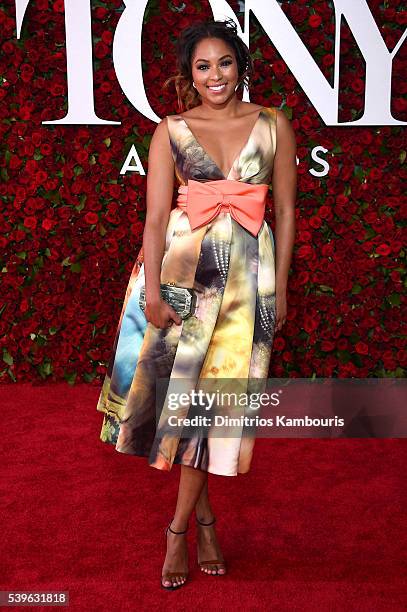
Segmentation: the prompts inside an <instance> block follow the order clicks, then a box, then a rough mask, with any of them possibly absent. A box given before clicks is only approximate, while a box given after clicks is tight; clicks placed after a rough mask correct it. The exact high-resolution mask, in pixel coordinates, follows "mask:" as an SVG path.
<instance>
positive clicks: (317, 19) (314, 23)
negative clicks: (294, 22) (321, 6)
mask: <svg viewBox="0 0 407 612" xmlns="http://www.w3.org/2000/svg"><path fill="white" fill-rule="evenodd" d="M308 23H309V25H310V26H311V28H317V27H318V26H320V25H321V23H322V18H321V16H320V15H311V16H310V17H309V19H308Z"/></svg>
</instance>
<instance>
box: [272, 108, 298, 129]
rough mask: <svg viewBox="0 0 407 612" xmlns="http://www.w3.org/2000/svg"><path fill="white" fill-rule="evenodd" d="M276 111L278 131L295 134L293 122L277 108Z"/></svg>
mask: <svg viewBox="0 0 407 612" xmlns="http://www.w3.org/2000/svg"><path fill="white" fill-rule="evenodd" d="M274 110H275V112H276V119H277V130H281V132H282V133H283V132H289V131H292V132H293V131H294V130H293V128H292V125H291V121H290V120H289V118H288V117H287V115H286V114H285V112H284V111H282V110H280V109H279V108H275V107H274Z"/></svg>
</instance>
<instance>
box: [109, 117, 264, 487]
mask: <svg viewBox="0 0 407 612" xmlns="http://www.w3.org/2000/svg"><path fill="white" fill-rule="evenodd" d="M167 126H168V134H169V139H170V143H171V151H172V155H173V159H174V170H175V175H176V177H177V180H178V188H179V189H180V188H181V186H182V189H185V186H187V185H188V181H189V180H193V181H202V182H208V181H225V182H227V181H228V180H230V181H235V182H236V181H237V182H243V183H251V184H253V185H256V184H268V183H269V182H270V180H271V175H272V169H273V162H274V155H275V151H276V109H274V108H267V107H263V108H262V109H261V111H260V112H259V115H258V117H257V120H256V122H255V124H254V125H253V129H252V131H251V133H250V135H249V137H248V139H247V141H246V143H245V145H244V146H243V148H242V149H241V150H240V152H239V153H238V155H237V156H236V159H235V160H234V162H233V165H232V167H231V169H230V172H228V176H227V177H225V176H224V175H223V173H222V170H221V169H220V168H219V167H218V166H217V164H216V162H215V161H214V160H213V159H211V157H210V156H209V155H208V153H207V152H206V151H205V149H204V148H203V147H202V146H201V145H200V143H199V142H198V140H197V139H196V138H195V136H194V134H193V133H192V131H191V130H190V129H189V127H188V125H187V123H186V121H185V120H184V119H183V118H182V117H181V115H168V116H167ZM213 185H216V183H213ZM187 189H188V187H187ZM204 191H205V190H204ZM235 191H236V190H235ZM237 191H239V190H237ZM249 205H250V202H249ZM160 281H161V283H171V282H172V283H175V285H178V286H181V287H192V288H193V289H194V290H195V291H196V293H197V296H198V301H197V307H196V310H195V312H194V313H193V315H192V316H190V317H189V318H187V319H184V320H183V321H182V323H181V324H180V325H177V324H175V323H174V324H173V325H172V326H170V327H168V328H165V329H161V328H157V327H155V326H154V325H152V323H150V322H148V321H147V320H146V317H145V315H144V312H143V311H142V310H141V309H140V306H139V297H140V291H141V289H142V287H144V285H145V275H144V261H143V254H142V250H140V253H139V256H138V257H137V260H136V262H135V263H134V266H133V270H132V273H131V276H130V279H129V282H128V286H127V291H126V294H125V297H124V302H123V306H122V310H121V315H120V320H119V323H118V326H117V329H116V335H115V338H114V343H113V350H112V354H111V357H110V361H109V365H108V369H107V373H106V376H105V380H104V383H103V387H102V390H101V392H100V397H99V401H98V404H97V410H99V411H101V412H103V413H104V418H103V424H102V430H101V433H100V439H101V440H102V441H103V442H109V443H111V444H114V445H115V448H116V450H117V451H119V452H122V453H127V454H131V455H139V456H144V457H147V459H148V463H149V465H150V466H152V467H155V468H157V469H161V470H167V471H169V470H170V469H171V467H172V465H173V464H174V463H175V464H177V463H179V464H183V465H188V466H190V467H194V468H198V469H201V470H206V471H208V472H211V473H213V474H219V475H224V476H236V475H237V474H239V473H245V472H248V471H249V469H250V463H251V459H252V453H253V447H254V437H253V429H250V430H249V432H248V435H246V434H247V431H246V428H245V426H244V425H243V426H242V427H240V428H237V429H236V428H235V429H234V430H233V431H228V430H227V428H226V430H222V431H220V430H219V427H218V426H217V425H216V422H215V421H216V419H213V420H212V421H211V424H210V425H209V427H208V426H205V427H203V426H200V425H198V426H197V427H196V428H195V429H194V431H193V433H192V434H189V435H187V434H186V433H185V432H183V430H182V429H181V430H175V431H174V427H173V424H172V421H171V418H172V417H174V414H177V413H174V412H173V411H172V410H171V409H170V408H169V397H170V394H172V393H175V394H177V393H179V392H180V391H181V389H182V391H183V392H185V391H186V388H187V389H188V390H189V389H190V390H191V392H192V391H195V392H197V391H199V390H200V389H207V387H206V386H205V385H206V384H207V382H208V381H210V382H211V383H212V384H215V385H218V386H217V387H216V390H217V392H220V393H222V392H225V393H229V394H230V393H232V394H233V393H236V388H237V387H238V388H240V389H242V384H243V387H244V390H245V391H246V393H247V394H249V395H250V394H251V393H259V392H261V391H263V390H264V385H265V382H266V379H267V375H268V369H269V363H270V358H271V348H272V342H273V337H274V328H275V250H274V238H273V234H272V231H271V228H270V227H269V225H268V224H267V223H266V221H265V220H264V219H263V221H261V227H260V230H259V231H258V234H257V235H253V233H251V232H250V231H248V230H247V229H246V228H245V227H243V225H241V224H240V223H238V222H237V220H236V219H235V218H234V217H233V215H232V214H231V213H230V211H228V209H227V208H226V209H225V210H222V211H221V212H219V213H218V214H217V215H216V216H215V217H214V218H211V220H210V221H209V222H208V223H206V222H204V223H203V224H202V225H201V226H199V227H197V228H195V229H193V230H192V229H191V225H190V222H189V217H188V214H187V211H186V210H185V209H184V208H182V207H180V206H177V207H176V208H173V209H172V210H171V212H170V215H169V219H168V224H167V228H166V233H165V246H164V253H163V258H162V264H161V276H160ZM157 379H160V380H161V381H162V380H165V381H166V386H165V388H164V392H162V388H161V392H160V393H159V392H158V386H157V384H156V383H157ZM211 390H212V392H215V388H214V387H213V386H212V387H211ZM215 408H219V406H213V409H215ZM221 408H222V416H226V417H229V418H231V419H236V418H237V419H239V418H240V419H242V418H243V420H244V417H246V416H250V417H251V416H253V415H252V410H251V408H250V405H249V404H242V403H240V402H239V403H237V404H233V403H232V405H230V406H224V405H223V406H222V407H221ZM213 409H212V412H211V413H209V414H208V413H207V412H206V411H205V412H204V416H207V417H214V416H216V415H214V414H213ZM196 410H197V408H196V406H194V405H193V403H192V401H191V403H190V404H188V405H187V406H186V407H185V405H184V406H183V409H182V416H183V417H187V418H190V417H194V416H196V415H197V413H196ZM177 416H178V414H177ZM189 431H190V430H189Z"/></svg>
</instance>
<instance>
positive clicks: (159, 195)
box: [143, 117, 181, 328]
mask: <svg viewBox="0 0 407 612" xmlns="http://www.w3.org/2000/svg"><path fill="white" fill-rule="evenodd" d="M173 191H174V160H173V157H172V153H171V145H170V141H169V135H168V128H167V118H166V117H164V119H163V120H162V121H161V122H160V123H159V124H158V125H157V127H156V129H155V131H154V134H153V137H152V139H151V143H150V149H149V155H148V171H147V214H146V222H145V226H144V233H143V258H144V274H145V285H146V308H145V313H144V314H145V316H146V319H147V321H149V322H150V323H152V324H153V325H154V326H155V327H160V328H165V327H168V326H169V325H171V323H172V321H171V320H173V321H175V323H176V324H177V325H179V324H180V323H181V318H180V317H179V316H178V314H177V313H176V312H175V310H174V309H173V308H172V307H171V306H170V305H169V304H168V303H167V302H165V301H164V300H163V299H162V298H161V295H160V277H161V265H162V259H163V256H164V248H165V236H166V230H167V225H168V220H169V215H170V212H171V202H172V196H173Z"/></svg>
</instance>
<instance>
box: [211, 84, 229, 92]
mask: <svg viewBox="0 0 407 612" xmlns="http://www.w3.org/2000/svg"><path fill="white" fill-rule="evenodd" d="M225 87H226V83H221V84H220V85H208V89H213V91H221V90H222V89H225Z"/></svg>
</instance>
